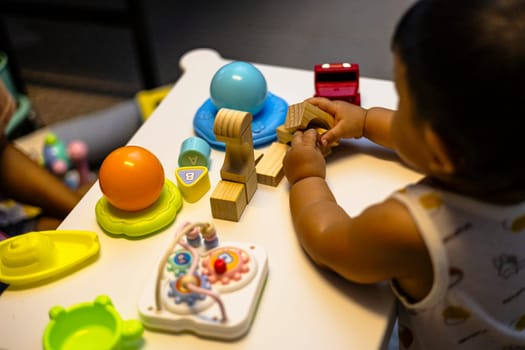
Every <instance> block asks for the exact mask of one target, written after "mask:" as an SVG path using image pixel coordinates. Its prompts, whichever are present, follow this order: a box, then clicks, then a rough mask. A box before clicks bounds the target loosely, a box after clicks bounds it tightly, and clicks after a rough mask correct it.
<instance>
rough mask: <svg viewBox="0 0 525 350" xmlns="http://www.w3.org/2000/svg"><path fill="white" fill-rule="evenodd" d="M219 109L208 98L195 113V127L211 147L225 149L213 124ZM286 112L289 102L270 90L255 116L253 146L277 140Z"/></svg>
mask: <svg viewBox="0 0 525 350" xmlns="http://www.w3.org/2000/svg"><path fill="white" fill-rule="evenodd" d="M217 111H218V110H217V107H215V105H214V104H213V103H212V102H211V99H209V98H208V99H207V100H206V101H205V102H204V104H203V105H202V106H201V107H200V108H199V109H198V110H197V112H196V113H195V117H194V118H193V128H194V129H195V133H196V134H197V135H199V136H200V137H202V138H203V139H205V140H206V141H207V142H208V143H209V144H210V146H211V147H213V148H215V149H219V150H224V149H225V145H224V142H220V141H217V139H216V138H215V134H214V133H213V124H214V122H215V115H216V114H217ZM286 113H288V103H287V102H286V101H285V100H283V99H282V98H280V97H278V96H276V95H273V94H271V93H270V92H268V96H267V97H266V101H265V102H264V107H263V108H262V109H261V111H260V112H259V113H257V114H256V115H254V116H253V120H252V135H253V147H260V146H264V145H266V144H269V143H271V142H273V141H275V140H277V134H276V133H275V129H276V128H277V127H278V126H280V125H282V124H283V123H284V121H285V119H286Z"/></svg>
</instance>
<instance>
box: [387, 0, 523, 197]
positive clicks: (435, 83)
mask: <svg viewBox="0 0 525 350" xmlns="http://www.w3.org/2000/svg"><path fill="white" fill-rule="evenodd" d="M392 48H393V50H394V52H395V53H396V54H397V55H398V57H399V58H400V60H401V61H402V62H403V63H404V64H405V66H406V72H407V73H406V74H407V76H406V79H407V82H408V86H409V90H410V94H411V96H412V99H413V102H414V105H415V108H416V114H417V117H415V118H416V120H419V121H427V122H429V123H430V125H431V126H432V127H433V128H434V130H436V132H437V133H438V134H439V135H440V136H441V137H442V138H443V140H444V141H445V143H446V145H447V149H448V151H449V152H450V154H451V155H452V157H453V161H454V163H455V166H456V168H457V174H456V175H457V176H458V177H459V178H460V179H461V180H463V181H470V182H477V183H478V184H479V185H481V186H489V188H491V189H498V188H501V189H503V188H511V187H517V186H519V187H520V188H524V187H525V185H523V184H525V161H524V159H523V158H522V156H521V153H522V152H521V150H522V147H523V145H525V128H523V127H522V126H521V125H522V119H523V118H525V1H523V0H461V1H451V0H422V1H418V2H417V3H415V4H414V5H413V6H412V7H411V8H410V9H409V10H408V11H407V13H406V14H405V15H404V16H403V17H402V18H401V20H400V22H399V23H398V26H397V28H396V30H395V32H394V36H393V40H392Z"/></svg>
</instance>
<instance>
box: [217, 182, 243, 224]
mask: <svg viewBox="0 0 525 350" xmlns="http://www.w3.org/2000/svg"><path fill="white" fill-rule="evenodd" d="M210 204H211V213H212V216H213V217H214V218H216V219H224V220H230V221H239V219H240V218H241V216H242V213H243V212H244V209H245V208H246V205H247V201H246V186H245V185H244V184H241V183H238V182H230V181H222V180H221V181H219V183H218V184H217V187H215V190H214V191H213V193H212V194H211V197H210Z"/></svg>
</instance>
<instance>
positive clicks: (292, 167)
mask: <svg viewBox="0 0 525 350" xmlns="http://www.w3.org/2000/svg"><path fill="white" fill-rule="evenodd" d="M283 166H284V174H285V175H286V178H287V179H288V182H290V184H291V185H293V184H295V183H296V182H297V181H300V180H302V179H305V178H307V177H321V178H323V179H324V178H325V175H326V163H325V159H324V156H323V154H322V153H321V150H320V149H319V147H318V146H317V131H316V130H314V129H308V130H306V131H304V132H301V131H296V132H295V134H294V136H293V139H292V144H291V148H290V150H289V151H288V152H287V153H286V156H285V157H284V160H283Z"/></svg>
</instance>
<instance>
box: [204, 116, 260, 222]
mask: <svg viewBox="0 0 525 350" xmlns="http://www.w3.org/2000/svg"><path fill="white" fill-rule="evenodd" d="M251 121H252V115H251V114H250V113H249V112H242V111H236V110H232V109H227V108H221V109H220V110H219V112H218V113H217V115H216V116H215V125H214V130H213V131H214V132H215V135H216V137H217V140H219V141H222V142H224V143H225V145H226V154H225V156H224V163H223V165H222V168H221V180H220V181H219V183H218V184H217V186H216V187H215V190H214V191H213V193H212V195H211V197H210V204H211V211H212V215H213V217H214V218H219V219H225V220H231V221H239V219H240V218H241V215H242V213H243V211H244V209H245V208H246V205H247V204H248V203H249V202H250V200H251V199H252V197H253V195H254V194H255V191H256V190H257V173H256V170H255V158H254V150H253V140H252V132H251Z"/></svg>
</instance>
